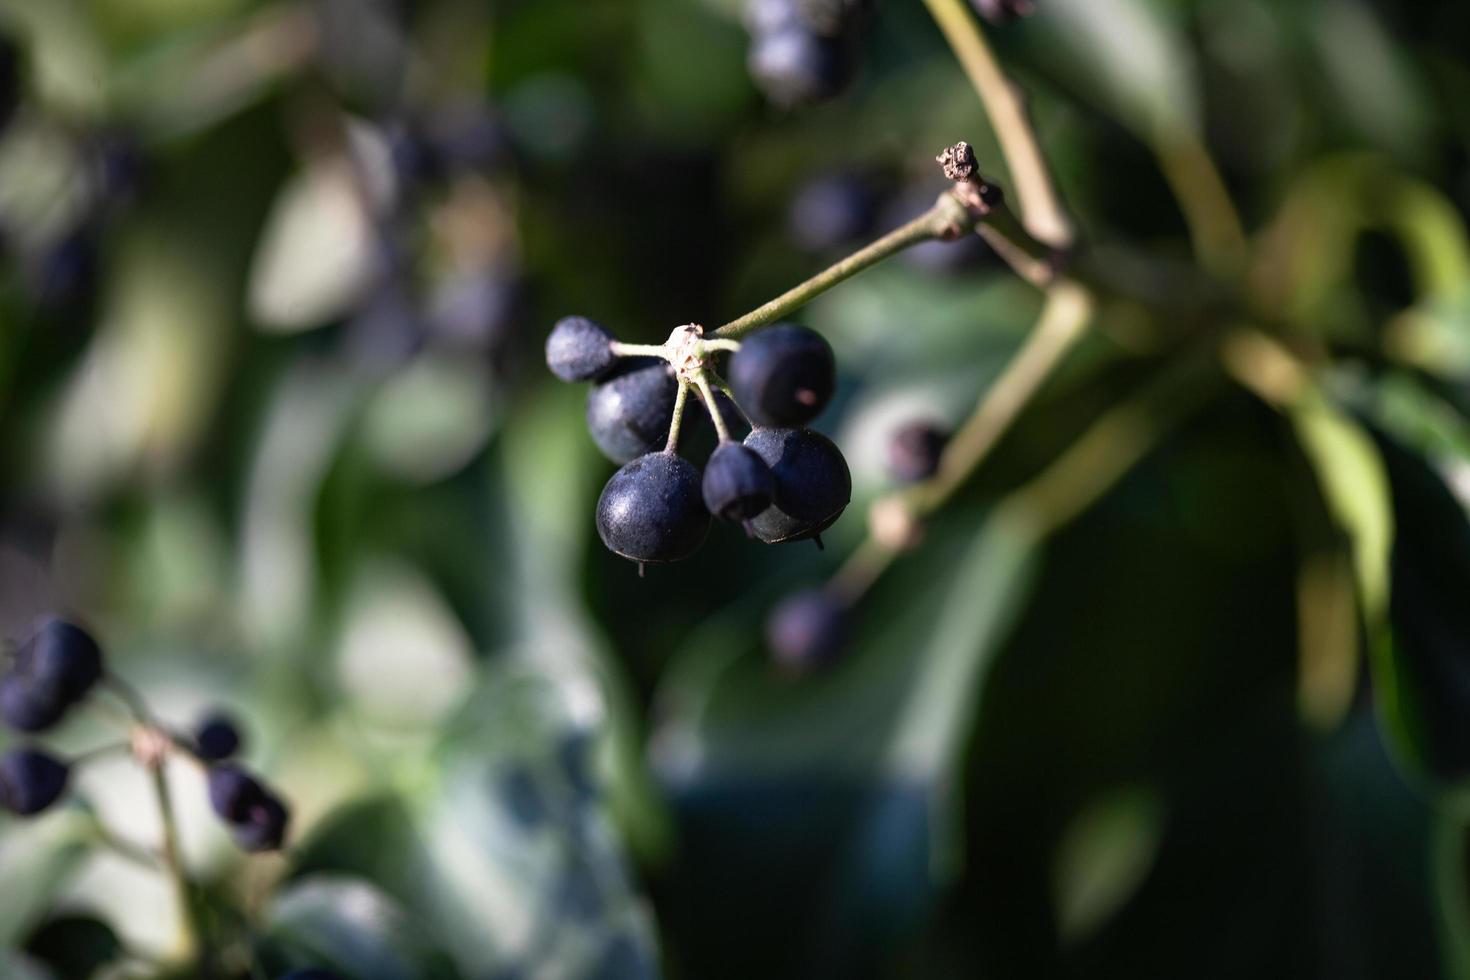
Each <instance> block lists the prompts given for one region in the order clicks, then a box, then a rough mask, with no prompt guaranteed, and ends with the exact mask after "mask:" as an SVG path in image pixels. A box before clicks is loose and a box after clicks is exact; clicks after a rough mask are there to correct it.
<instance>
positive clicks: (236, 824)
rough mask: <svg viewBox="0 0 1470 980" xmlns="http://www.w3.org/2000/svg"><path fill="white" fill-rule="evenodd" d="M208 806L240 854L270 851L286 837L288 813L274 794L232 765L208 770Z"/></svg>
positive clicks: (218, 766)
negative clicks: (226, 828) (226, 825)
mask: <svg viewBox="0 0 1470 980" xmlns="http://www.w3.org/2000/svg"><path fill="white" fill-rule="evenodd" d="M208 784H209V805H210V806H211V807H213V808H214V812H215V813H217V814H218V815H219V817H220V819H221V820H223V821H224V822H225V823H226V824H228V825H229V828H230V835H231V836H232V837H233V838H234V839H235V843H236V844H238V845H239V846H240V847H241V849H242V850H246V851H271V850H275V849H277V848H279V847H280V846H281V843H282V842H283V841H284V840H285V837H286V825H287V823H288V822H289V821H290V812H289V811H288V810H287V809H286V806H285V804H284V803H282V802H281V801H280V800H279V799H277V798H276V796H275V794H274V793H272V792H271V791H270V790H268V789H266V788H265V786H264V785H262V784H261V783H260V782H259V781H257V780H256V779H255V778H254V777H253V776H251V775H250V774H249V773H247V772H245V771H244V770H243V769H241V768H239V767H238V766H234V765H229V764H225V765H217V766H213V767H211V768H210V770H209V779H208Z"/></svg>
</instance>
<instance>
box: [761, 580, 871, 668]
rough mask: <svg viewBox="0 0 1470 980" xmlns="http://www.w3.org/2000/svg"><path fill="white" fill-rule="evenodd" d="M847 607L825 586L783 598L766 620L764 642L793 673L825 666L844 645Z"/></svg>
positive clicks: (848, 626) (847, 630)
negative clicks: (824, 587)
mask: <svg viewBox="0 0 1470 980" xmlns="http://www.w3.org/2000/svg"><path fill="white" fill-rule="evenodd" d="M849 618H850V617H849V613H848V609H847V606H846V605H845V604H844V603H843V602H842V601H841V600H839V599H838V598H837V597H836V596H834V595H833V594H832V593H831V592H829V591H827V590H825V589H812V590H808V591H805V592H798V593H796V594H795V595H792V596H788V597H787V598H786V599H784V600H782V601H781V603H780V604H778V605H777V606H776V608H775V609H774V610H772V612H771V616H770V619H769V620H767V622H766V641H767V643H769V644H770V647H771V653H772V655H773V656H774V657H775V660H776V662H777V663H778V664H779V665H781V666H782V667H784V668H786V669H787V670H790V671H792V672H793V673H809V672H811V671H813V670H818V669H820V668H822V667H825V666H828V665H829V664H831V663H832V662H833V661H834V660H836V659H837V658H838V657H839V656H840V655H841V653H842V652H843V650H844V648H845V647H846V646H847V640H848V634H849V629H850V624H849Z"/></svg>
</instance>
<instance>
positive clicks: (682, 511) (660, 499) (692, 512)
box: [597, 452, 710, 562]
mask: <svg viewBox="0 0 1470 980" xmlns="http://www.w3.org/2000/svg"><path fill="white" fill-rule="evenodd" d="M709 522H710V517H709V511H708V510H706V509H705V507H704V500H703V499H702V497H701V495H700V480H699V470H697V469H695V467H694V464H692V463H690V462H689V461H688V460H687V459H684V458H683V457H681V456H678V455H677V454H675V453H671V452H658V453H649V454H647V455H646V456H640V457H638V458H637V459H635V460H633V461H632V462H630V463H628V464H627V465H626V466H624V467H623V468H622V469H620V470H618V471H617V472H616V473H614V474H613V477H612V479H611V480H608V481H607V486H605V487H603V488H602V496H601V497H599V498H598V499H597V533H598V534H599V535H601V537H602V543H603V544H605V545H607V547H608V550H609V551H612V552H613V553H614V554H618V555H622V556H623V557H624V558H628V559H631V560H633V561H637V562H671V561H679V560H681V559H683V558H688V557H689V556H690V555H692V554H694V552H695V551H697V550H698V549H699V546H700V545H701V544H703V543H704V538H705V535H706V534H708V533H709Z"/></svg>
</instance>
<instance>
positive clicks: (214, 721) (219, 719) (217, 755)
mask: <svg viewBox="0 0 1470 980" xmlns="http://www.w3.org/2000/svg"><path fill="white" fill-rule="evenodd" d="M242 741H243V740H242V739H241V737H240V727H239V725H237V724H236V723H235V719H233V718H231V717H230V716H229V715H227V714H224V713H223V712H220V711H214V712H211V713H210V714H208V715H206V716H205V717H204V718H203V719H202V720H201V721H200V722H199V724H198V725H196V726H195V727H194V751H195V754H197V755H198V756H199V758H201V759H203V760H204V761H206V762H221V761H223V760H225V759H228V758H230V757H231V756H234V755H237V754H239V752H240V746H241V744H242Z"/></svg>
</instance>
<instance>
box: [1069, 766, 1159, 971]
mask: <svg viewBox="0 0 1470 980" xmlns="http://www.w3.org/2000/svg"><path fill="white" fill-rule="evenodd" d="M1164 816H1165V814H1164V803H1163V800H1162V799H1160V797H1159V794H1158V793H1157V792H1155V791H1151V790H1150V789H1148V788H1147V787H1134V788H1128V789H1120V790H1116V791H1114V792H1113V793H1111V794H1109V795H1107V796H1105V797H1103V798H1101V799H1098V800H1095V801H1093V802H1092V803H1090V804H1088V805H1087V806H1086V807H1084V808H1083V809H1082V811H1081V812H1080V813H1078V814H1077V816H1075V817H1074V818H1073V819H1072V822H1071V823H1070V824H1069V825H1068V827H1067V829H1066V830H1065V831H1064V832H1063V834H1062V839H1061V841H1060V843H1059V844H1058V845H1057V850H1056V856H1055V858H1054V862H1055V863H1054V866H1053V878H1054V883H1053V887H1054V889H1055V892H1056V902H1057V920H1058V921H1057V924H1058V928H1059V929H1060V930H1061V936H1062V940H1063V942H1078V941H1081V940H1084V939H1086V938H1087V937H1088V936H1089V935H1090V934H1092V933H1093V932H1095V931H1096V930H1097V929H1098V928H1100V927H1101V926H1102V925H1103V924H1104V923H1105V922H1106V921H1107V919H1108V917H1109V916H1111V915H1112V914H1113V913H1115V912H1116V911H1117V910H1118V909H1119V908H1120V907H1121V906H1122V905H1123V903H1124V902H1126V901H1127V900H1128V899H1129V898H1130V897H1131V896H1132V894H1133V892H1134V891H1135V890H1136V889H1137V888H1138V886H1139V884H1140V883H1141V882H1142V881H1143V878H1144V876H1145V875H1146V874H1147V873H1148V871H1149V868H1150V867H1151V866H1152V864H1153V861H1154V858H1155V857H1156V856H1157V853H1158V848H1159V839H1160V837H1161V835H1162V832H1163V821H1164Z"/></svg>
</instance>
